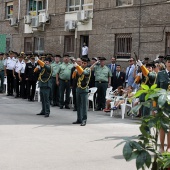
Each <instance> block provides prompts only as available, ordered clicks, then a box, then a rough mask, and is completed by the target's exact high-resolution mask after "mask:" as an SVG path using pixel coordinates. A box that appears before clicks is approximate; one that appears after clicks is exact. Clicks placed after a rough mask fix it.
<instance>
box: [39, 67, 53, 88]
mask: <svg viewBox="0 0 170 170" xmlns="http://www.w3.org/2000/svg"><path fill="white" fill-rule="evenodd" d="M51 77H52V67H51V66H50V65H44V67H43V68H42V69H41V72H40V75H39V79H38V80H39V87H40V88H41V87H49V88H52V79H51ZM47 80H48V81H47Z"/></svg>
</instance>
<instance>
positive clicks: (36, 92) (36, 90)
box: [34, 82, 40, 102]
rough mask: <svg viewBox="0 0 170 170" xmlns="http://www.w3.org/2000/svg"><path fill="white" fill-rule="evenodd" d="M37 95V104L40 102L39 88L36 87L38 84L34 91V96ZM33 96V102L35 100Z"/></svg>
mask: <svg viewBox="0 0 170 170" xmlns="http://www.w3.org/2000/svg"><path fill="white" fill-rule="evenodd" d="M36 95H37V97H38V102H40V88H39V87H38V82H37V83H36V89H35V96H36ZM35 96H34V100H35Z"/></svg>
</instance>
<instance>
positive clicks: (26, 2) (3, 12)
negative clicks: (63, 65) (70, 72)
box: [0, 0, 170, 61]
mask: <svg viewBox="0 0 170 170" xmlns="http://www.w3.org/2000/svg"><path fill="white" fill-rule="evenodd" d="M169 9H170V1H169V0H105V1H104V0H13V1H12V0H0V52H7V51H9V50H14V51H17V52H20V51H24V52H25V53H30V52H36V53H39V54H40V53H52V54H60V55H63V53H69V54H70V55H72V56H75V57H79V56H81V50H82V46H83V43H84V42H85V43H86V44H87V46H88V47H89V53H88V55H89V57H90V58H91V57H99V56H104V57H106V58H111V57H112V56H113V55H114V56H115V57H117V59H118V60H119V61H127V59H128V58H130V57H133V56H134V52H135V53H136V54H137V55H138V56H139V58H141V59H143V58H144V57H149V58H150V59H155V58H156V56H157V55H167V54H170V21H169V16H170V10H169Z"/></svg>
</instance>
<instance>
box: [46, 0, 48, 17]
mask: <svg viewBox="0 0 170 170" xmlns="http://www.w3.org/2000/svg"><path fill="white" fill-rule="evenodd" d="M46 5H47V6H46V16H47V15H48V0H47V4H46Z"/></svg>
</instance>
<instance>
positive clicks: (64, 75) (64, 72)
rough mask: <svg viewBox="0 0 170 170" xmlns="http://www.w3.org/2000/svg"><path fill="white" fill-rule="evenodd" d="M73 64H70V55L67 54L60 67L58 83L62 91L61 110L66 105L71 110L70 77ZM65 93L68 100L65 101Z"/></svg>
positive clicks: (57, 76) (57, 77)
mask: <svg viewBox="0 0 170 170" xmlns="http://www.w3.org/2000/svg"><path fill="white" fill-rule="evenodd" d="M72 67H73V64H70V63H69V55H68V54H65V55H64V58H63V63H62V64H61V65H60V66H59V69H58V70H57V75H56V83H57V85H58V86H59V89H60V109H63V106H64V105H65V108H66V109H70V107H69V103H70V75H71V68H72ZM64 92H66V99H65V101H64Z"/></svg>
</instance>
